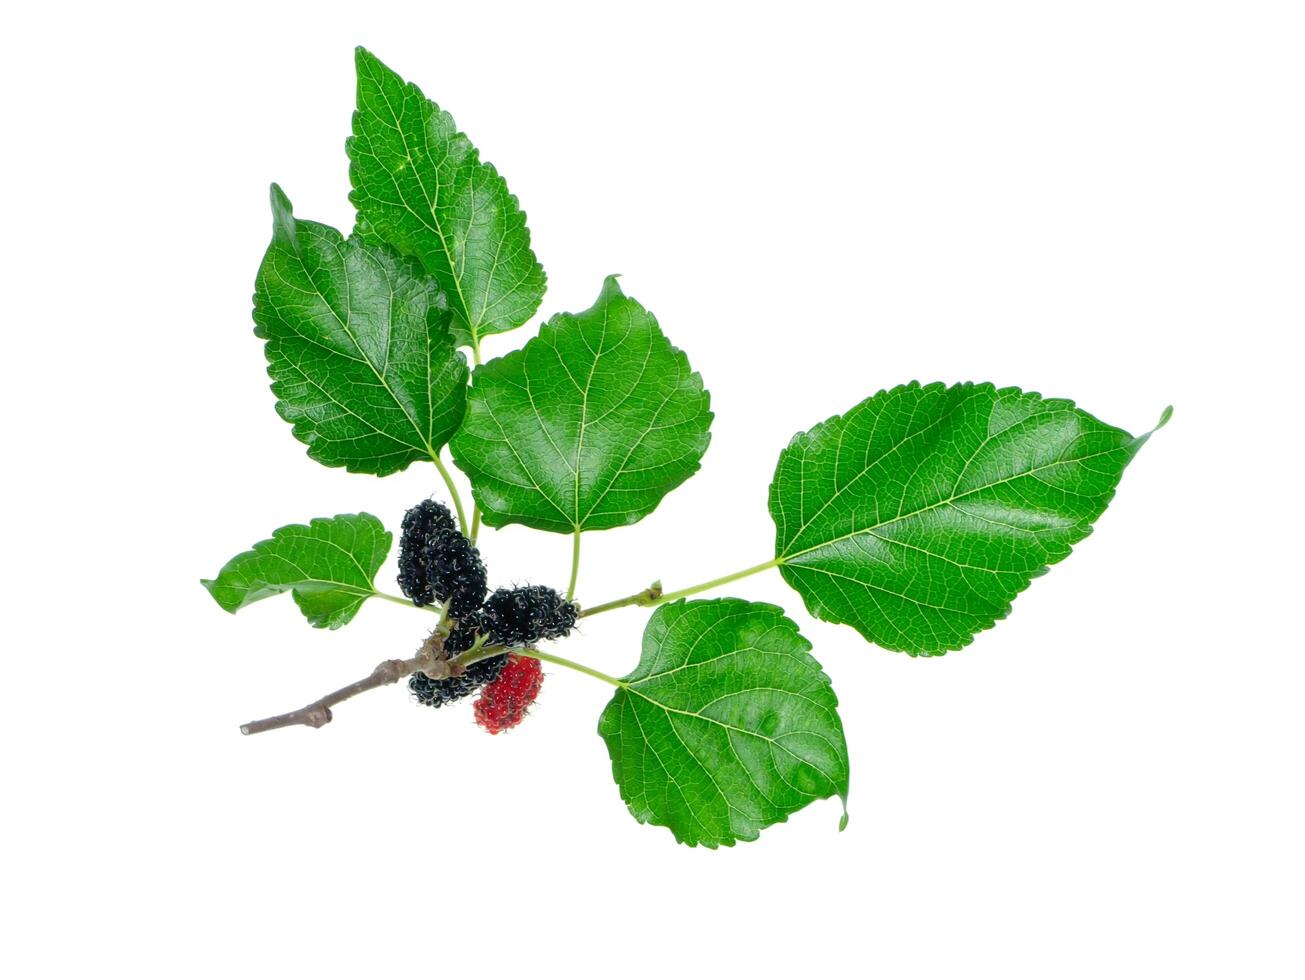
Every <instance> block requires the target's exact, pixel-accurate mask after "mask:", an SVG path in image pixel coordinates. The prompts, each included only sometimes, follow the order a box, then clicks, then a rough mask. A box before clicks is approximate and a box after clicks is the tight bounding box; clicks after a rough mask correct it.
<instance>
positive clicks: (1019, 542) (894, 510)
mask: <svg viewBox="0 0 1305 980" xmlns="http://www.w3.org/2000/svg"><path fill="white" fill-rule="evenodd" d="M1167 420H1168V412H1167V411H1166V414H1165V416H1164V418H1163V419H1162V420H1161V424H1162V425H1163V424H1164V422H1165V421H1167ZM1149 435H1150V433H1148V434H1147V435H1144V436H1140V437H1134V436H1131V435H1129V434H1128V433H1127V432H1125V431H1123V430H1122V429H1117V428H1115V427H1113V426H1110V425H1106V424H1104V423H1102V422H1099V421H1097V419H1095V418H1093V417H1092V416H1091V415H1089V414H1087V413H1086V412H1083V411H1080V410H1079V409H1077V408H1075V407H1074V404H1073V403H1072V402H1068V401H1064V400H1060V399H1050V398H1043V397H1042V396H1040V395H1037V394H1032V393H1025V392H1022V391H1020V390H1019V389H1016V388H1003V389H1001V390H998V389H997V388H995V387H994V386H993V385H991V384H959V385H954V386H952V387H950V388H948V387H945V386H944V385H942V384H930V385H926V386H924V387H921V386H920V385H919V384H918V383H915V382H912V383H911V384H908V385H904V386H902V387H900V388H894V389H892V390H891V391H881V392H880V393H879V394H877V395H875V396H873V397H871V398H868V399H866V400H865V401H863V402H862V403H861V404H860V405H858V406H856V407H855V408H854V409H852V410H851V411H850V412H848V413H847V414H846V415H839V416H835V417H833V418H831V419H828V420H826V421H824V422H822V423H820V424H819V425H817V426H816V427H815V428H813V429H811V430H810V431H809V432H804V433H799V434H798V435H796V436H794V438H793V441H792V442H790V443H789V445H788V448H787V449H785V450H784V451H783V452H782V453H781V454H780V457H779V466H778V467H777V468H776V470H775V479H774V482H773V483H772V484H771V487H770V513H771V516H772V517H773V518H774V519H775V528H776V535H775V554H776V557H777V561H778V562H779V565H780V571H781V573H782V574H783V576H784V578H785V580H786V581H787V582H788V583H789V585H791V586H793V588H795V589H797V591H798V592H799V593H801V595H802V598H803V599H804V600H805V602H806V605H807V609H808V610H810V612H811V613H812V615H814V616H817V617H819V618H820V619H824V620H828V621H829V622H833V623H846V624H848V625H851V626H853V627H855V628H856V629H857V630H858V631H859V632H860V633H861V634H862V636H864V637H865V638H866V639H867V640H870V641H871V642H873V643H877V644H878V645H880V646H882V647H887V648H888V649H890V650H902V651H905V652H907V653H910V654H912V655H937V654H941V653H945V652H946V651H948V650H959V649H960V648H961V647H963V646H965V645H966V644H967V643H969V642H970V640H971V639H973V637H974V634H975V633H977V632H978V631H980V630H984V629H987V628H988V627H990V626H992V625H993V623H995V622H996V621H997V620H999V619H1001V618H1003V617H1004V616H1005V615H1006V614H1007V613H1008V612H1009V611H1010V604H1011V600H1012V599H1014V598H1015V596H1016V595H1017V594H1018V593H1019V592H1020V591H1022V590H1023V589H1024V588H1025V587H1026V586H1027V585H1028V584H1029V581H1030V580H1031V579H1033V578H1034V577H1035V576H1037V575H1041V574H1042V573H1043V572H1045V571H1046V570H1047V566H1048V565H1051V564H1053V563H1054V562H1058V561H1060V560H1061V559H1062V558H1064V557H1065V556H1066V555H1068V554H1069V551H1070V547H1071V546H1072V545H1073V544H1075V543H1076V542H1078V541H1080V540H1082V539H1083V538H1084V537H1086V536H1087V535H1088V534H1089V533H1090V532H1091V530H1092V523H1093V521H1095V520H1096V519H1097V518H1098V517H1099V516H1100V515H1101V512H1102V511H1104V510H1105V509H1106V505H1107V504H1108V503H1109V502H1110V498H1111V497H1112V496H1113V495H1114V492H1115V486H1116V485H1117V484H1118V483H1119V478H1120V476H1121V475H1122V474H1123V472H1124V467H1125V466H1127V465H1128V463H1129V461H1130V460H1131V459H1132V458H1133V456H1134V455H1135V454H1136V453H1137V451H1138V449H1139V448H1140V447H1141V446H1142V444H1143V443H1144V442H1146V440H1147V438H1148V437H1149Z"/></svg>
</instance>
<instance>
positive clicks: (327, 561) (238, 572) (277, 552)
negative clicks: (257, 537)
mask: <svg viewBox="0 0 1305 980" xmlns="http://www.w3.org/2000/svg"><path fill="white" fill-rule="evenodd" d="M391 540H392V539H391V535H390V532H389V531H387V530H385V528H384V527H383V526H382V525H381V522H380V521H379V520H377V519H376V518H375V517H373V516H372V515H371V514H340V515H338V516H336V517H329V518H328V517H319V518H317V519H316V520H314V521H313V522H312V523H311V524H307V525H304V524H291V525H289V526H288V527H283V528H280V529H279V530H276V531H273V532H272V536H271V537H270V538H268V539H267V540H266V541H260V542H258V544H256V545H254V547H253V548H252V549H250V550H249V551H246V552H244V553H243V554H239V555H236V557H234V558H232V559H231V560H230V561H229V562H227V563H226V564H225V565H223V566H222V571H220V572H218V574H217V578H214V579H204V580H203V582H202V584H203V586H204V587H205V588H206V589H208V591H209V593H210V594H211V595H212V596H213V598H214V599H215V600H216V601H217V604H218V605H219V606H221V607H222V608H223V609H225V610H226V611H227V612H230V613H233V612H235V611H236V610H237V609H243V608H244V607H245V606H247V605H249V604H250V603H251V602H257V601H258V600H259V599H266V598H267V597H268V596H272V595H279V594H280V593H282V592H291V593H293V594H294V597H295V602H296V603H297V604H298V606H299V608H300V610H302V611H303V614H304V615H305V616H307V617H308V622H309V623H311V624H312V625H313V626H317V627H325V628H327V629H339V628H340V627H341V626H343V625H344V624H345V623H347V622H349V620H351V619H353V617H354V614H355V613H356V612H357V611H358V607H359V606H361V605H362V604H363V602H364V601H366V600H367V599H368V598H370V597H371V596H373V595H375V594H376V587H375V585H373V582H374V580H375V578H376V572H377V570H378V569H379V568H380V567H381V563H382V562H383V561H385V556H386V555H387V554H389V551H390V541H391Z"/></svg>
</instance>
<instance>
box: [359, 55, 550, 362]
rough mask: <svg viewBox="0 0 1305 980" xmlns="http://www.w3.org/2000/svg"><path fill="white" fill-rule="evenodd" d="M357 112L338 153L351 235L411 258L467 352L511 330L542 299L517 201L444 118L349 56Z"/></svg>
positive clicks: (369, 58) (539, 273)
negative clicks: (429, 279) (345, 163)
mask: <svg viewBox="0 0 1305 980" xmlns="http://www.w3.org/2000/svg"><path fill="white" fill-rule="evenodd" d="M356 60H357V67H358V111H357V112H355V113H354V116H353V137H352V138H351V139H350V140H349V141H348V144H347V149H348V153H349V159H350V161H351V164H350V167H349V177H350V179H351V180H352V182H353V194H352V195H350V199H351V200H352V201H353V203H354V205H355V206H356V207H357V208H358V232H359V233H360V234H362V235H363V236H364V237H365V238H366V240H368V241H383V242H387V243H389V244H390V245H393V246H394V247H395V248H397V249H398V250H399V251H401V252H403V253H404V254H405V255H413V256H416V257H417V259H418V260H419V261H420V262H421V263H422V265H423V266H425V268H426V271H427V272H429V273H430V274H431V275H432V276H434V277H435V278H436V279H437V280H439V283H440V285H441V286H443V287H444V291H445V293H447V294H448V297H449V303H450V304H451V306H452V307H453V311H454V313H455V319H454V324H453V329H454V333H455V335H456V337H457V339H458V342H459V343H461V344H466V345H469V346H473V347H475V346H477V345H478V344H479V342H480V338H482V337H484V336H485V335H486V334H492V333H501V332H503V331H505V330H511V329H513V328H514V327H519V326H521V324H523V323H525V322H526V321H527V320H529V319H530V317H531V316H533V315H534V312H535V310H537V309H538V308H539V303H540V300H542V299H543V297H544V284H545V277H544V270H543V267H542V266H540V264H539V262H538V261H536V259H535V253H534V252H532V251H531V250H530V231H529V230H528V229H527V228H526V216H525V214H524V213H522V211H521V208H520V207H519V206H518V204H517V199H516V198H515V197H514V196H513V195H512V194H510V193H509V192H508V188H507V183H506V182H505V181H504V180H503V178H502V177H500V176H499V175H498V171H497V170H495V169H494V167H493V165H492V164H489V163H484V162H482V161H481V159H480V154H479V152H478V151H477V150H476V148H475V147H474V146H472V145H471V141H470V140H469V139H467V137H466V136H465V135H463V134H462V133H460V132H458V128H457V126H456V125H455V124H454V122H453V117H452V116H450V115H449V114H448V113H447V112H444V111H442V110H441V109H440V107H439V106H437V105H436V104H435V103H434V102H431V101H430V100H429V99H427V98H426V97H425V96H424V95H422V94H421V89H419V88H417V86H416V85H411V84H408V83H406V82H404V80H403V79H402V78H400V77H399V76H398V75H396V74H395V73H394V72H393V71H391V70H390V69H389V68H387V67H386V66H385V65H383V64H381V62H380V60H379V59H377V58H376V56H375V55H373V54H371V53H370V52H368V51H365V50H364V49H362V48H359V49H358V51H357V58H356Z"/></svg>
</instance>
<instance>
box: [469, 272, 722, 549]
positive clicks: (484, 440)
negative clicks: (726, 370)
mask: <svg viewBox="0 0 1305 980" xmlns="http://www.w3.org/2000/svg"><path fill="white" fill-rule="evenodd" d="M709 404H710V398H709V396H708V394H707V392H706V391H704V390H703V387H702V378H701V377H700V376H699V375H698V374H696V373H695V372H694V371H693V370H692V369H691V368H690V367H689V361H688V358H687V357H685V355H684V353H683V352H682V351H679V350H677V349H676V348H675V347H673V346H671V343H670V341H669V340H667V339H666V336H665V335H664V334H663V333H662V331H661V328H660V327H659V326H658V325H657V320H656V319H655V318H654V317H653V315H652V314H651V313H649V312H648V311H647V310H645V309H644V308H643V307H642V306H640V305H639V303H637V302H636V301H635V300H633V299H630V298H629V297H627V296H626V295H625V294H624V293H622V292H621V287H620V286H619V285H617V282H616V277H615V276H609V277H608V279H607V280H606V282H605V283H604V285H603V291H602V294H601V295H600V296H599V297H598V301H597V302H596V303H595V304H594V305H593V306H592V307H591V308H590V309H588V310H586V311H584V312H583V313H560V314H558V315H557V316H554V317H553V318H552V319H550V320H549V321H548V322H547V323H546V324H544V326H543V327H542V328H541V330H540V332H539V336H537V337H534V338H532V339H531V340H530V341H529V342H528V343H526V345H525V346H524V347H523V348H522V349H521V350H518V351H513V352H512V353H510V354H508V355H506V356H504V357H500V358H496V359H494V360H492V361H490V362H488V363H486V364H482V365H481V366H480V367H478V368H476V371H475V375H474V377H473V379H472V388H471V392H470V395H469V397H468V401H467V416H466V419H465V421H464V422H463V424H462V428H461V429H459V430H458V434H457V435H456V436H455V437H454V439H453V442H452V445H451V448H452V450H453V458H454V461H455V462H456V463H457V464H458V466H459V467H460V468H461V469H462V470H463V472H465V473H466V474H467V476H468V477H469V478H470V479H471V484H472V489H473V491H474V492H475V496H476V501H477V503H479V504H480V507H481V510H482V511H483V512H484V515H485V522H486V523H487V524H490V525H492V526H494V527H501V526H503V525H505V524H513V523H517V524H525V525H527V526H529V527H533V528H538V529H540V530H544V531H558V532H562V533H570V532H572V531H586V530H597V529H601V528H611V527H619V526H622V525H625V524H633V523H635V522H636V521H638V520H640V519H642V518H643V517H646V516H647V515H648V514H649V513H651V512H652V511H653V509H654V508H655V507H656V506H657V504H658V503H659V502H660V501H661V499H662V497H664V496H665V495H666V494H667V493H669V492H670V491H671V490H673V489H674V488H675V487H677V486H679V485H680V484H681V483H683V482H684V481H685V480H687V479H688V478H689V477H690V476H692V475H693V474H694V473H695V472H697V469H698V466H699V462H700V460H701V459H702V454H703V453H704V452H705V451H706V449H707V443H708V441H709V440H710V434H709V432H708V429H709V428H710V426H711V419H712V413H711V411H710V409H709V407H708V406H709Z"/></svg>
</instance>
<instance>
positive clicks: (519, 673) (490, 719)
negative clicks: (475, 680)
mask: <svg viewBox="0 0 1305 980" xmlns="http://www.w3.org/2000/svg"><path fill="white" fill-rule="evenodd" d="M543 681H544V673H543V671H542V670H541V669H540V664H539V661H538V660H536V659H535V658H534V657H521V656H518V655H517V654H515V653H514V654H512V655H511V656H509V657H508V662H507V665H506V666H504V668H503V671H502V673H500V674H499V675H498V677H497V678H495V679H494V681H493V682H491V683H489V684H486V685H485V689H484V690H483V691H481V692H480V697H478V698H477V699H476V705H475V710H476V722H477V723H478V724H479V725H480V727H481V728H483V729H485V731H487V732H489V733H490V734H491V735H497V734H498V733H499V732H505V731H507V730H508V729H509V728H515V727H516V726H517V725H519V724H521V719H523V718H525V716H526V711H527V709H529V707H530V706H531V705H532V704H534V703H535V698H537V697H539V687H540V685H541V684H542V683H543Z"/></svg>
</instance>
